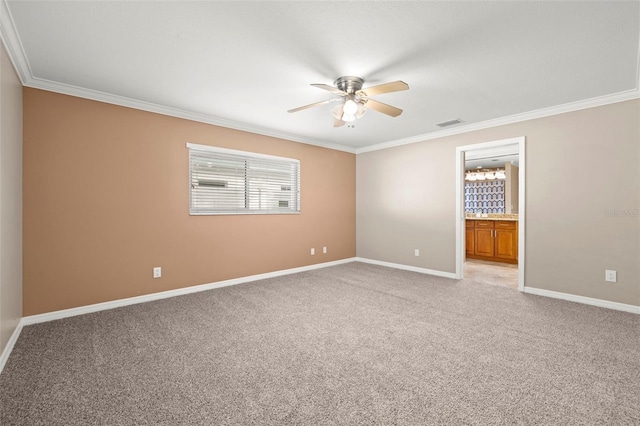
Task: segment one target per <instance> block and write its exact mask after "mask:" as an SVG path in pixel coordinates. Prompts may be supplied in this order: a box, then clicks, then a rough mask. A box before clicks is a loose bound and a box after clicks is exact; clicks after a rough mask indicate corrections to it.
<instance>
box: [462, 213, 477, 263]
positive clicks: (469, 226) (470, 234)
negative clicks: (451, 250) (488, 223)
mask: <svg viewBox="0 0 640 426" xmlns="http://www.w3.org/2000/svg"><path fill="white" fill-rule="evenodd" d="M474 225H475V221H474V220H467V221H466V229H465V239H464V241H465V247H466V252H467V256H469V255H471V256H473V255H474V253H475V247H476V242H475V241H476V233H475V232H476V230H475V226H474Z"/></svg>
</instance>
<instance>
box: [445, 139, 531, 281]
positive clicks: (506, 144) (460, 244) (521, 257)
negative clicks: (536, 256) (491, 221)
mask: <svg viewBox="0 0 640 426" xmlns="http://www.w3.org/2000/svg"><path fill="white" fill-rule="evenodd" d="M486 152H496V153H498V152H499V153H501V154H505V155H506V154H513V155H517V156H518V166H519V167H518V172H517V173H518V185H517V186H518V222H517V231H518V290H520V291H524V287H525V282H524V267H525V250H524V247H525V232H524V230H525V200H526V197H525V187H526V185H525V163H526V162H525V138H524V136H521V137H516V138H511V139H503V140H498V141H492V142H485V143H480V144H474V145H466V146H460V147H457V148H456V278H457V279H462V278H464V265H465V258H466V245H465V241H466V238H465V233H466V226H465V225H466V209H465V161H466V159H467V158H468V157H471V158H473V157H474V155H475V157H478V156H479V155H478V154H480V153H486Z"/></svg>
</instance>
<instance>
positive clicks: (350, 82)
mask: <svg viewBox="0 0 640 426" xmlns="http://www.w3.org/2000/svg"><path fill="white" fill-rule="evenodd" d="M363 84H364V80H363V79H361V78H360V77H354V76H345V77H339V78H338V79H337V80H336V81H334V82H333V85H334V86H336V87H337V88H338V89H340V90H342V91H343V92H347V93H348V94H350V95H353V94H354V93H355V92H357V91H358V90H360V89H362V85H363Z"/></svg>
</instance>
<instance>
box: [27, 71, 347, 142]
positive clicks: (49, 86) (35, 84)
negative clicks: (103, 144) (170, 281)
mask: <svg viewBox="0 0 640 426" xmlns="http://www.w3.org/2000/svg"><path fill="white" fill-rule="evenodd" d="M24 85H25V86H27V87H32V88H34V89H41V90H47V91H49V92H55V93H60V94H64V95H71V96H75V97H78V98H84V99H89V100H93V101H98V102H105V103H108V104H113V105H118V106H123V107H127V108H133V109H138V110H142V111H147V112H152V113H156V114H162V115H168V116H171V117H177V118H183V119H185V120H191V121H197V122H200V123H205V124H212V125H214V126H220V127H226V128H229V129H234V130H240V131H243V132H249V133H255V134H258V135H263V136H269V137H273V138H279V139H285V140H289V141H293V142H299V143H303V144H306V145H314V146H319V147H322V148H329V149H334V150H337V151H345V152H349V153H352V154H355V148H353V147H349V146H344V145H338V144H332V143H329V142H324V141H321V140H317V139H311V138H303V137H300V136H298V135H294V134H291V133H286V132H279V131H276V130H272V129H267V128H264V127H260V126H253V125H250V124H247V123H241V122H238V121H233V120H227V119H224V118H219V117H215V116H212V115H208V114H202V113H197V112H193V111H187V110H183V109H179V108H173V107H168V106H164V105H159V104H154V103H151V102H145V101H140V100H136V99H131V98H127V97H124V96H119V95H112V94H110V93H105V92H100V91H97V90H91V89H85V88H82V87H77V86H72V85H68V84H64V83H58V82H54V81H50V80H44V79H40V78H34V77H30V78H29V79H28V80H27V82H26V83H25V84H24Z"/></svg>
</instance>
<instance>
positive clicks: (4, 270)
mask: <svg viewBox="0 0 640 426" xmlns="http://www.w3.org/2000/svg"><path fill="white" fill-rule="evenodd" d="M21 316H22V85H21V83H20V80H19V79H18V76H17V75H16V73H15V71H14V69H13V66H12V65H11V61H10V60H9V57H8V56H7V52H6V51H5V49H4V46H3V45H2V43H0V353H1V352H2V351H3V350H4V348H5V346H6V345H7V342H8V341H9V338H10V337H11V335H12V334H13V332H14V330H15V328H16V326H17V325H18V322H19V321H20V318H21Z"/></svg>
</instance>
